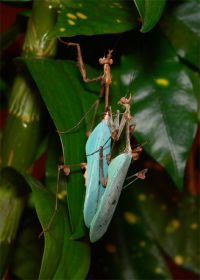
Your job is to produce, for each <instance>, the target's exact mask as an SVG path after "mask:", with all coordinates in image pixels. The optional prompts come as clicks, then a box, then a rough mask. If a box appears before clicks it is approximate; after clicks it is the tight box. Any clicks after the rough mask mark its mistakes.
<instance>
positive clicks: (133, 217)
mask: <svg viewBox="0 0 200 280" xmlns="http://www.w3.org/2000/svg"><path fill="white" fill-rule="evenodd" d="M124 219H125V221H126V222H127V223H129V224H136V223H137V222H138V220H139V218H138V217H137V216H136V215H135V214H133V213H131V212H128V211H127V212H125V213H124Z"/></svg>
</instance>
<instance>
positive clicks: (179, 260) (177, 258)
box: [174, 255, 184, 265]
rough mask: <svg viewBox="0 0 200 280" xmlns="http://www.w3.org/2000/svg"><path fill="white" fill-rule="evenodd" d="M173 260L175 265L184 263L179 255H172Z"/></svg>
mask: <svg viewBox="0 0 200 280" xmlns="http://www.w3.org/2000/svg"><path fill="white" fill-rule="evenodd" d="M174 262H175V264H177V265H182V264H183V263H184V259H183V257H182V256H181V255H177V256H175V257H174Z"/></svg>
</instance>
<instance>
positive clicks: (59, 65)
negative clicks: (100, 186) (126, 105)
mask: <svg viewBox="0 0 200 280" xmlns="http://www.w3.org/2000/svg"><path fill="white" fill-rule="evenodd" d="M26 63H27V65H28V67H29V69H30V71H31V74H32V76H33V78H34V79H35V81H36V83H37V85H38V87H39V89H40V92H41V94H42V97H43V99H44V101H45V103H46V106H47V108H48V111H49V112H50V115H51V117H52V119H53V121H54V123H55V125H56V128H57V129H58V130H59V131H66V130H67V129H69V128H71V127H73V126H74V125H76V124H77V122H78V121H79V120H80V119H81V118H82V116H83V114H84V113H85V112H87V111H88V110H89V108H90V106H91V105H92V104H93V102H94V100H96V96H95V95H94V94H91V93H90V92H88V91H87V88H85V87H84V83H82V82H81V79H80V74H79V71H78V69H77V67H76V65H75V63H71V62H67V63H66V62H64V61H54V60H42V59H40V60H37V59H36V60H26ZM93 76H95V74H94V73H93ZM43 77H45V79H44V78H43ZM49 81H51V86H50V87H49ZM95 87H98V83H97V84H96V85H95V84H94V88H95ZM90 89H91V87H90ZM97 92H98V91H97ZM97 96H98V95H97ZM85 128H86V127H85V123H84V122H83V124H82V125H81V126H80V128H79V129H75V130H74V131H72V132H71V133H69V134H66V133H64V134H61V135H60V137H61V143H62V148H63V152H64V161H65V164H79V163H81V162H85V142H86V130H85ZM56 170H57V168H56ZM84 191H85V190H84V180H83V176H82V172H81V170H80V168H75V169H72V170H71V173H70V176H68V179H67V194H68V195H67V200H68V207H69V215H70V221H71V228H72V233H73V234H76V235H77V236H82V235H84V234H85V226H84V223H83V212H82V211H83V210H82V209H83V198H84Z"/></svg>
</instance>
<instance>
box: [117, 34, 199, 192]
mask: <svg viewBox="0 0 200 280" xmlns="http://www.w3.org/2000/svg"><path fill="white" fill-rule="evenodd" d="M135 40H137V39H135ZM135 40H134V41H135ZM158 40H159V41H158ZM147 45H148V50H146V46H147ZM130 48H131V49H132V53H130V54H129V55H124V56H122V69H121V71H122V77H121V79H122V82H123V83H124V84H125V85H127V84H128V83H129V81H130V76H131V75H132V73H135V79H134V81H133V83H132V84H131V86H130V88H131V91H132V92H133V102H134V103H133V104H132V112H133V115H134V116H135V122H136V124H137V125H136V131H135V136H136V138H137V139H138V141H139V142H140V143H144V142H146V144H145V146H144V149H145V150H146V151H147V152H148V154H149V155H151V156H152V157H153V158H154V159H155V160H156V161H157V162H159V163H160V164H161V165H162V166H164V167H165V168H166V170H167V171H168V173H169V174H170V176H171V178H172V179H173V181H174V182H175V184H176V186H177V187H178V188H179V189H180V190H181V189H182V188H183V177H184V169H185V165H186V161H187V158H188V155H189V152H190V149H191V146H192V142H193V139H194V136H195V132H196V128H197V102H196V99H195V90H196V88H195V87H194V84H193V80H194V79H197V78H198V77H196V76H195V74H194V73H193V72H192V71H190V70H189V69H188V68H187V67H185V66H184V65H183V64H182V63H180V61H179V59H178V57H177V56H176V54H175V53H174V50H173V49H172V48H171V46H170V45H169V44H168V42H167V40H165V39H164V38H163V37H162V36H161V33H155V34H154V35H153V34H151V36H150V37H149V38H148V37H145V38H144V37H143V38H142V40H140V39H138V43H137V45H136V44H135V43H134V44H133V45H130ZM191 77H192V79H191Z"/></svg>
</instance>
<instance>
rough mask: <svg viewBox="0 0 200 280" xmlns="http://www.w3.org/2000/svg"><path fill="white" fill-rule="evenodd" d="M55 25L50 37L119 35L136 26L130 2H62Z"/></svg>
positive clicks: (93, 0) (92, 0)
mask: <svg viewBox="0 0 200 280" xmlns="http://www.w3.org/2000/svg"><path fill="white" fill-rule="evenodd" d="M62 3H63V6H64V8H63V9H62V10H61V11H60V14H59V16H58V22H57V24H56V26H55V28H54V29H53V30H52V31H51V32H50V34H49V37H71V36H76V35H97V34H108V33H120V32H124V31H127V30H131V29H133V28H134V27H136V25H137V18H136V10H135V9H134V5H133V3H132V1H120V0H110V1H109V2H107V1H105V0H104V1H98V2H97V1H95V0H90V1H87V2H84V1H82V0H80V1H64V0H63V1H62Z"/></svg>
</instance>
